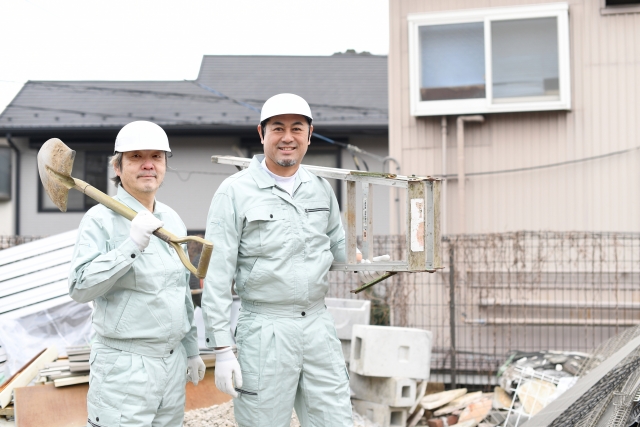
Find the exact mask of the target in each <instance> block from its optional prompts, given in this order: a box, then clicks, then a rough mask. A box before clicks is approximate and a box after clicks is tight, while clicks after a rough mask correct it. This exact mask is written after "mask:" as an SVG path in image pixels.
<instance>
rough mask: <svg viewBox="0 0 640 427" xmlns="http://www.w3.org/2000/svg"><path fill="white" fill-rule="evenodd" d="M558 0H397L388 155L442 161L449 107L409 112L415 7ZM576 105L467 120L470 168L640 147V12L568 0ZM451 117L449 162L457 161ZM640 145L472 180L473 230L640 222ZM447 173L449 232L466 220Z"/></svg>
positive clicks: (419, 167) (429, 170)
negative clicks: (410, 20) (410, 19)
mask: <svg viewBox="0 0 640 427" xmlns="http://www.w3.org/2000/svg"><path fill="white" fill-rule="evenodd" d="M542 3H549V2H547V1H539V0H537V1H533V2H532V1H531V0H451V1H447V2H435V1H431V0H413V1H392V2H390V3H389V4H390V51H389V103H390V105H389V139H390V141H389V142H390V155H391V156H394V157H396V158H398V159H399V160H400V161H401V163H402V165H403V170H404V171H406V173H416V174H430V175H431V174H440V173H442V161H441V159H442V150H441V126H440V124H441V118H440V117H412V116H411V115H410V112H409V68H408V63H409V58H408V42H407V37H408V28H407V15H408V14H411V13H428V12H437V11H443V10H463V9H475V8H488V7H506V6H519V5H527V4H542ZM568 4H569V31H570V36H569V37H570V60H571V84H572V91H571V92H572V106H573V107H572V109H571V111H568V112H562V111H554V112H535V113H510V114H486V115H485V116H484V117H485V122H484V123H481V124H479V123H467V124H466V127H465V134H464V136H465V146H466V149H465V158H466V163H465V167H466V173H474V172H484V171H496V170H505V169H516V168H528V167H535V166H540V165H546V164H552V163H558V162H566V161H573V160H577V159H583V158H588V157H593V156H600V155H605V154H608V153H612V152H617V151H621V150H626V149H633V148H635V147H638V146H639V145H640V144H639V143H638V141H639V137H640V120H638V119H637V117H638V113H640V82H638V75H640V13H629V14H610V15H601V13H600V9H601V7H602V2H601V0H569V1H568ZM455 124H456V117H455V116H451V117H448V136H447V144H448V148H447V158H448V162H447V173H448V174H455V173H457V169H456V162H457V159H456V156H457V150H456V129H455ZM638 171H640V150H631V151H629V152H627V153H624V154H620V155H614V156H610V157H604V158H600V159H596V160H592V161H587V162H582V163H576V164H569V165H564V166H558V167H553V168H545V169H538V170H532V171H525V172H517V173H506V174H499V175H488V176H480V177H478V176H475V177H474V176H470V177H467V181H466V199H465V203H466V209H467V212H466V223H465V225H466V232H467V233H487V232H506V231H515V230H557V231H571V230H584V231H630V232H637V231H640V220H639V218H640V180H639V178H640V176H639V172H638ZM456 191H457V184H456V181H455V179H451V180H450V181H449V183H448V197H447V198H448V202H447V205H446V208H445V211H446V212H447V213H448V215H447V228H448V230H447V232H448V233H456V232H458V230H459V229H458V227H457V224H456V221H457V216H456V215H457V208H458V206H457V193H456Z"/></svg>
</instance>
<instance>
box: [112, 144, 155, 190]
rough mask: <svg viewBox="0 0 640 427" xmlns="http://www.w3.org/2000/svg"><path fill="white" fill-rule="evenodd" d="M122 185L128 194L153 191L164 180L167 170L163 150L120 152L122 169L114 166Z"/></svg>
mask: <svg viewBox="0 0 640 427" xmlns="http://www.w3.org/2000/svg"><path fill="white" fill-rule="evenodd" d="M114 170H115V173H116V175H118V176H119V177H120V179H121V180H122V186H123V187H124V189H125V190H127V191H128V192H129V193H130V194H132V195H133V194H135V193H153V194H155V193H156V191H158V188H159V187H160V185H161V184H162V181H163V180H164V174H165V172H166V170H167V160H166V156H165V152H164V151H161V150H138V151H126V152H124V153H122V170H118V168H117V166H115V167H114Z"/></svg>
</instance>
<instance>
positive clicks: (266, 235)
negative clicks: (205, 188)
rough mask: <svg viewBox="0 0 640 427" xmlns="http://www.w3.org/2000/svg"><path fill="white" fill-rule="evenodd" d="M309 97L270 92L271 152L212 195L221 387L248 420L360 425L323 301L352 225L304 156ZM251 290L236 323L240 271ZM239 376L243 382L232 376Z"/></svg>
mask: <svg viewBox="0 0 640 427" xmlns="http://www.w3.org/2000/svg"><path fill="white" fill-rule="evenodd" d="M311 121H312V116H311V110H310V108H309V105H308V104H307V102H306V101H305V100H304V99H302V98H301V97H299V96H297V95H293V94H280V95H276V96H274V97H272V98H270V99H268V100H267V101H266V102H265V104H264V106H263V107H262V112H261V118H260V125H259V126H258V133H259V134H260V137H261V140H262V144H263V146H264V156H256V157H254V158H253V160H252V161H251V164H250V166H249V168H248V169H246V170H243V171H241V172H238V173H236V174H234V175H233V176H231V177H229V178H227V179H226V180H225V181H224V182H223V183H222V185H221V186H220V188H218V191H217V192H216V194H215V195H214V197H213V201H212V202H211V208H210V210H209V216H208V219H207V232H206V236H205V238H206V239H210V240H212V241H213V242H215V245H214V253H213V255H212V257H211V263H210V265H209V271H211V272H215V274H210V275H209V276H207V278H206V279H205V281H204V294H203V300H202V308H203V314H204V319H205V328H206V341H207V345H208V346H210V347H214V348H215V349H216V351H215V352H216V371H215V375H216V386H217V387H218V388H219V389H220V390H222V391H223V392H225V393H228V394H230V395H232V396H234V397H235V398H236V399H234V409H235V415H236V421H237V422H238V424H239V425H240V426H242V427H259V426H268V427H271V426H273V427H276V426H277V427H279V426H282V427H284V426H288V425H289V422H290V417H291V410H292V408H293V407H295V410H296V414H297V415H298V417H299V419H300V422H301V424H302V426H318V427H319V426H331V427H337V426H345V427H346V426H353V421H352V417H351V403H350V392H349V377H348V373H347V370H346V367H345V363H344V357H343V355H342V351H341V348H340V341H339V340H338V338H337V337H336V330H335V327H334V323H333V319H332V318H331V315H330V314H329V312H327V309H326V307H325V303H324V298H325V295H326V293H327V290H328V277H327V276H328V272H329V268H330V266H331V264H332V262H333V261H334V260H336V261H341V262H345V243H344V230H343V228H342V223H341V220H340V210H339V208H338V202H337V200H336V197H335V195H334V193H333V190H332V188H331V185H330V184H329V183H328V182H327V181H326V180H325V179H323V178H320V177H317V176H315V175H313V174H311V173H310V172H308V171H307V170H306V169H305V168H304V167H300V163H301V161H302V158H303V157H304V155H305V153H306V152H307V147H308V146H309V143H310V138H311V133H312V132H313V126H312V125H311ZM233 279H235V290H236V292H237V294H238V295H239V296H240V298H241V301H242V311H241V314H240V318H239V320H238V325H237V328H236V331H235V337H236V342H237V346H238V360H236V357H235V356H234V355H233V353H232V351H231V347H230V346H231V345H232V344H233V339H232V337H231V334H230V331H229V309H230V305H231V300H232V299H231V298H232V297H231V286H230V285H231V282H232V280H233ZM234 381H235V384H233V382H234Z"/></svg>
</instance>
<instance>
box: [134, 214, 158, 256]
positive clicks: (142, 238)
mask: <svg viewBox="0 0 640 427" xmlns="http://www.w3.org/2000/svg"><path fill="white" fill-rule="evenodd" d="M163 225H164V222H162V221H160V220H159V219H158V218H156V217H155V216H153V214H152V213H151V212H149V211H141V212H138V215H136V216H135V218H133V220H132V221H131V230H130V231H129V237H130V238H131V240H133V242H134V243H135V244H136V245H137V246H138V249H140V250H141V251H143V250H144V249H145V248H146V247H147V246H149V240H150V239H151V235H152V234H153V232H154V231H156V230H157V229H158V228H160V227H162V226H163Z"/></svg>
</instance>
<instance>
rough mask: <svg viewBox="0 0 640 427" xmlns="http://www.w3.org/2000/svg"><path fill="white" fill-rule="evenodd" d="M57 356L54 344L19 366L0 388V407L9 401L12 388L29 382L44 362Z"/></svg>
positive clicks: (42, 366)
mask: <svg viewBox="0 0 640 427" xmlns="http://www.w3.org/2000/svg"><path fill="white" fill-rule="evenodd" d="M57 357H58V350H57V349H56V347H55V346H51V347H49V348H48V349H46V350H44V351H42V352H41V353H40V354H38V355H37V356H36V357H35V358H33V359H31V360H30V361H29V363H27V364H26V365H25V366H24V367H23V368H21V369H20V370H19V371H18V372H17V373H16V374H15V375H14V376H13V377H11V378H10V379H9V381H7V382H6V383H5V384H4V385H3V386H2V389H0V390H1V391H0V407H2V408H6V406H7V405H8V404H9V402H11V396H12V394H13V390H14V389H16V388H18V387H24V386H26V385H27V384H29V383H30V382H31V380H32V379H34V378H35V377H36V375H38V371H39V370H40V369H42V368H44V365H45V364H47V363H50V362H53V361H54V360H56V358H57Z"/></svg>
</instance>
